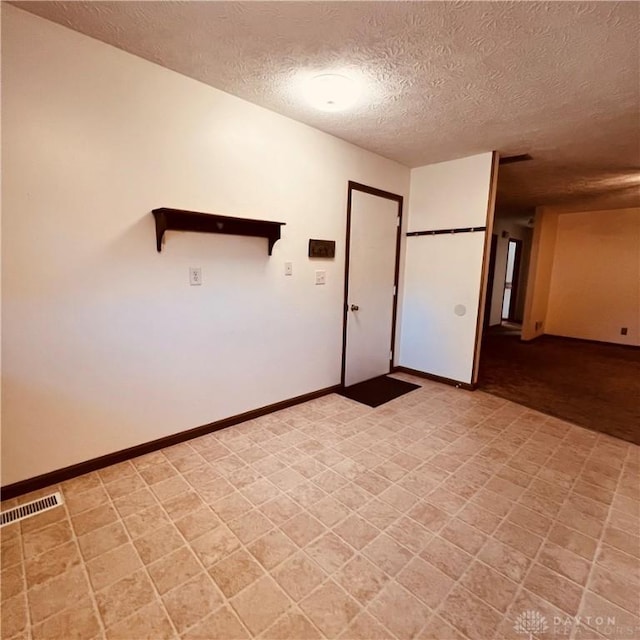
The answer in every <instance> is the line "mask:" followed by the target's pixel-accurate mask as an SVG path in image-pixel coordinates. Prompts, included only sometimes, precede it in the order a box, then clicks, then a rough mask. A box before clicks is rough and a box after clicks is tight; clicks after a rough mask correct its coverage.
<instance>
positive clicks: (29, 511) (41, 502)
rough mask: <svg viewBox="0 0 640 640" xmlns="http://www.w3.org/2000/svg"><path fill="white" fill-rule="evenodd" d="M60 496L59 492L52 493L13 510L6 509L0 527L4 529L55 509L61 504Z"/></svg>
mask: <svg viewBox="0 0 640 640" xmlns="http://www.w3.org/2000/svg"><path fill="white" fill-rule="evenodd" d="M62 502H63V500H62V494H61V493H60V492H59V491H56V493H52V494H51V495H50V496H45V497H44V498H39V499H38V500H32V501H31V502H27V503H26V504H21V505H20V506H18V507H13V509H7V511H3V512H2V522H1V523H0V527H4V525H5V524H11V523H12V522H18V521H19V520H24V519H25V518H30V517H31V516H35V515H37V514H38V513H42V512H43V511H49V509H55V508H56V507H59V506H60V505H61V504H62Z"/></svg>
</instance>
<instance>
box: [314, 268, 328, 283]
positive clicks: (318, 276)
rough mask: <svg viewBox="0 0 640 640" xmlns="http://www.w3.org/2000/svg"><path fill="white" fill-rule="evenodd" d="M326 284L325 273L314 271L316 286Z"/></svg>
mask: <svg viewBox="0 0 640 640" xmlns="http://www.w3.org/2000/svg"><path fill="white" fill-rule="evenodd" d="M326 283H327V272H326V271H316V284H326Z"/></svg>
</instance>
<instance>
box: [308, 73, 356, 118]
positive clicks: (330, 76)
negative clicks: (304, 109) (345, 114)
mask: <svg viewBox="0 0 640 640" xmlns="http://www.w3.org/2000/svg"><path fill="white" fill-rule="evenodd" d="M305 94H306V98H307V101H308V102H309V104H310V105H311V106H313V107H315V108H316V109H320V110H321V111H343V110H344V109H348V108H349V107H351V106H353V105H354V104H355V103H356V102H357V100H358V97H359V95H360V87H359V86H358V83H356V82H355V81H354V80H352V79H351V78H348V77H347V76H343V75H341V74H338V73H323V74H321V75H318V76H313V77H312V78H309V80H307V83H306V87H305Z"/></svg>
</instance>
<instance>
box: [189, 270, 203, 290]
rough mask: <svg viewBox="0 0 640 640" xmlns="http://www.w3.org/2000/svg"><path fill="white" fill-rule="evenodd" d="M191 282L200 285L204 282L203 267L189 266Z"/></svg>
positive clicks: (195, 285) (196, 285) (193, 285)
mask: <svg viewBox="0 0 640 640" xmlns="http://www.w3.org/2000/svg"><path fill="white" fill-rule="evenodd" d="M189 284H190V285H191V286H192V287H198V286H200V285H201V284H202V269H201V268H200V267H189Z"/></svg>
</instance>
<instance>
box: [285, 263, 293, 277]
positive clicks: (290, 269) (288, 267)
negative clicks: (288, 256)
mask: <svg viewBox="0 0 640 640" xmlns="http://www.w3.org/2000/svg"><path fill="white" fill-rule="evenodd" d="M284 275H285V276H292V275H293V262H285V263H284Z"/></svg>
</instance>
